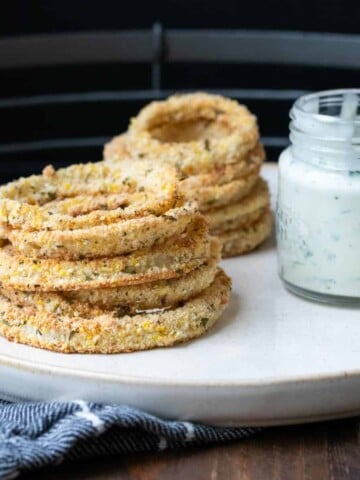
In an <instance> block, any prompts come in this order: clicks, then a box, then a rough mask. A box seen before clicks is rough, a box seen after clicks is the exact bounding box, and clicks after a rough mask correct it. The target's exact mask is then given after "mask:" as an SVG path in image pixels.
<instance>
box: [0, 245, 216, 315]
mask: <svg viewBox="0 0 360 480" xmlns="http://www.w3.org/2000/svg"><path fill="white" fill-rule="evenodd" d="M220 255H221V243H220V241H216V240H213V241H212V245H211V256H210V258H209V259H208V260H206V261H205V263H204V264H202V265H201V266H200V267H198V268H196V269H194V270H192V271H191V272H190V273H188V274H186V275H184V276H183V277H180V278H173V279H170V280H160V281H158V282H148V283H146V284H145V285H144V284H140V285H126V286H125V287H116V288H102V289H89V290H76V291H68V292H60V293H54V292H49V293H46V292H39V293H38V292H23V291H20V290H13V289H5V288H2V289H0V295H3V296H4V297H6V298H7V299H8V300H10V301H11V302H13V303H14V304H16V305H19V306H23V307H26V306H27V307H34V308H36V309H37V310H38V311H41V312H44V313H46V312H48V313H56V314H58V315H70V316H82V317H86V318H89V317H94V316H97V315H100V314H101V310H117V311H118V312H120V311H123V312H124V314H125V313H132V314H134V313H137V312H138V311H139V310H148V309H154V308H165V307H172V306H174V305H177V304H178V303H179V302H184V301H187V300H188V299H189V298H192V297H194V296H196V295H197V294H199V293H200V292H201V291H202V290H204V289H205V288H207V287H208V286H209V285H210V284H211V283H212V281H213V280H214V277H215V274H216V270H217V264H218V263H219V261H220Z"/></svg>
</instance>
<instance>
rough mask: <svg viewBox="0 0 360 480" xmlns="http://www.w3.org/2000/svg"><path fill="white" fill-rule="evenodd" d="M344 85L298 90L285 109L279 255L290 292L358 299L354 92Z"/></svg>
mask: <svg viewBox="0 0 360 480" xmlns="http://www.w3.org/2000/svg"><path fill="white" fill-rule="evenodd" d="M346 92H347V91H345V92H344V91H333V92H323V93H319V94H313V95H309V96H306V97H302V98H301V99H299V101H298V102H296V103H295V105H294V107H293V109H292V111H291V118H292V120H293V121H292V122H291V124H290V130H291V135H290V139H291V141H292V145H291V146H290V147H289V148H287V149H286V150H285V151H284V152H283V153H282V154H281V156H280V159H279V190H278V202H277V243H278V259H279V274H280V277H281V278H282V280H283V281H284V282H285V285H286V286H287V287H288V288H289V289H290V290H292V291H294V292H295V293H297V294H300V295H303V296H305V297H308V298H312V299H316V300H320V301H328V302H345V303H347V302H348V303H360V155H359V153H360V149H359V145H358V143H357V140H358V136H359V124H360V118H359V117H357V109H358V108H357V106H358V104H359V101H358V99H359V98H360V92H356V94H355V93H354V92H355V91H354V90H352V91H351V93H350V94H348V93H346ZM308 99H309V100H308ZM324 110H325V113H324ZM327 112H330V113H329V114H328V113H327ZM337 123H338V124H339V125H338V126H337Z"/></svg>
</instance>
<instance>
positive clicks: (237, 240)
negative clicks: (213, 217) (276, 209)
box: [218, 210, 274, 258]
mask: <svg viewBox="0 0 360 480" xmlns="http://www.w3.org/2000/svg"><path fill="white" fill-rule="evenodd" d="M273 223H274V222H273V215H272V213H271V212H270V211H269V210H267V211H265V213H263V215H262V216H261V217H260V218H259V219H258V220H257V221H256V222H255V223H253V224H252V225H249V226H248V227H246V228H240V229H239V230H231V231H229V232H224V233H220V234H218V238H219V239H220V241H221V242H222V243H223V251H222V256H223V258H227V257H233V256H235V255H241V254H243V253H246V252H249V251H251V250H254V248H256V247H258V246H259V245H260V244H261V243H262V242H263V241H264V240H266V239H267V238H268V237H269V235H270V234H271V230H272V227H273Z"/></svg>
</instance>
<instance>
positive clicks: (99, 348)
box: [0, 270, 231, 353]
mask: <svg viewBox="0 0 360 480" xmlns="http://www.w3.org/2000/svg"><path fill="white" fill-rule="evenodd" d="M230 290H231V281H230V279H229V277H227V276H226V275H225V273H224V272H223V271H222V270H219V273H218V274H217V275H216V277H215V280H214V282H213V283H212V284H211V285H210V286H209V287H208V288H206V289H205V290H203V291H202V292H201V293H200V294H199V295H197V296H196V297H195V298H193V299H192V300H189V301H187V302H186V303H185V304H184V305H183V306H180V307H177V308H174V309H170V310H164V311H160V312H153V313H141V314H138V315H134V316H130V315H125V316H123V315H122V314H121V313H120V314H118V316H117V314H116V313H115V312H104V313H103V314H102V315H99V316H96V317H94V318H91V319H89V318H83V317H81V316H75V315H72V316H71V315H69V316H62V315H57V314H49V313H48V312H46V313H43V312H41V311H38V310H37V309H36V308H33V307H22V308H19V307H18V306H17V305H15V304H12V303H11V302H9V300H8V299H6V298H5V297H3V296H0V335H2V336H4V337H6V338H7V339H8V340H11V341H15V342H20V343H25V344H28V345H32V346H35V347H40V348H45V349H49V350H53V351H58V352H77V353H119V352H131V351H135V350H145V349H150V348H155V347H165V346H170V345H174V344H175V343H179V342H184V341H186V340H190V339H192V338H195V337H198V336H200V335H202V334H203V333H205V332H206V331H207V330H208V329H209V328H210V327H211V326H212V325H213V324H214V323H215V322H216V320H217V319H218V318H219V317H220V315H221V313H222V312H223V310H224V309H225V307H226V305H227V303H228V301H229V297H230Z"/></svg>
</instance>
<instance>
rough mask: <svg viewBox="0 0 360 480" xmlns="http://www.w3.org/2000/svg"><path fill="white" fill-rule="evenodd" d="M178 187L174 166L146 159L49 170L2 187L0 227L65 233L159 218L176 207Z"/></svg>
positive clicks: (0, 192)
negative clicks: (150, 217) (124, 220)
mask: <svg viewBox="0 0 360 480" xmlns="http://www.w3.org/2000/svg"><path fill="white" fill-rule="evenodd" d="M177 188H178V174H177V171H176V169H175V168H174V167H173V166H171V165H159V164H155V163H153V162H150V161H146V160H134V161H131V162H129V161H125V160H124V161H122V162H117V163H116V164H110V163H104V162H98V163H87V164H83V165H73V166H71V167H67V168H63V169H60V170H58V171H54V170H53V169H52V168H51V167H47V168H46V169H45V170H44V173H43V174H42V175H32V176H30V177H27V178H20V179H19V180H17V181H15V182H11V183H9V184H7V185H4V186H3V187H0V225H1V226H2V227H3V228H4V227H7V226H10V227H12V228H20V229H22V230H44V229H49V230H64V229H76V228H84V227H85V228H86V227H90V226H96V225H100V224H109V223H113V222H116V221H118V220H119V219H125V218H136V217H139V216H143V215H146V214H155V215H156V214H161V213H163V212H165V211H166V210H168V209H169V208H172V207H173V206H174V204H175V203H176V201H177ZM92 195H95V196H96V195H97V196H99V195H100V198H97V197H96V198H94V199H92V198H91V196H92ZM104 195H106V196H109V200H108V201H107V200H105V199H104V197H103V196H104ZM55 199H56V201H55ZM109 208H111V209H110V210H109ZM83 212H85V213H83Z"/></svg>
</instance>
